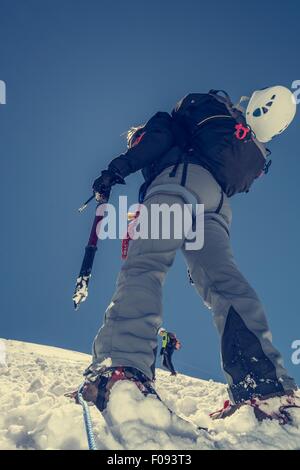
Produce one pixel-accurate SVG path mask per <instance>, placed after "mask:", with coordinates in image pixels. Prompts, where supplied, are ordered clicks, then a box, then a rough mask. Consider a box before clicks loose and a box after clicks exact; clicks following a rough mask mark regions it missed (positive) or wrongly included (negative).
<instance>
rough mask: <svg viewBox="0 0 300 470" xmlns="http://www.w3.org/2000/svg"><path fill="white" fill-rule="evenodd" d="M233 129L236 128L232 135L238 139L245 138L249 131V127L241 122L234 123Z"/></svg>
mask: <svg viewBox="0 0 300 470" xmlns="http://www.w3.org/2000/svg"><path fill="white" fill-rule="evenodd" d="M235 129H236V131H235V133H234V135H235V136H236V138H237V139H238V140H244V139H246V137H247V135H248V134H249V132H251V129H250V127H248V126H244V125H243V124H242V123H240V124H236V125H235Z"/></svg>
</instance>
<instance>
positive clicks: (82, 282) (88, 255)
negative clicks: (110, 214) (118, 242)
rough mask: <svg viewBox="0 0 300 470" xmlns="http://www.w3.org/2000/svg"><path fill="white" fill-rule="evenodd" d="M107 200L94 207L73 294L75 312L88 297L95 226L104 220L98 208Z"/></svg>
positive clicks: (95, 244) (93, 255) (94, 244)
mask: <svg viewBox="0 0 300 470" xmlns="http://www.w3.org/2000/svg"><path fill="white" fill-rule="evenodd" d="M94 197H95V195H94V194H93V196H91V197H90V198H89V199H88V200H87V201H86V202H85V203H84V204H83V205H82V206H81V207H80V209H79V212H82V211H83V210H84V209H85V208H86V206H87V205H88V203H89V202H90V201H91V200H92V199H93V198H94ZM106 203H107V200H106V201H105V200H104V199H102V200H101V202H98V204H97V207H96V215H95V217H94V221H93V225H92V228H91V232H90V236H89V240H88V243H87V245H86V247H85V252H84V257H83V261H82V264H81V268H80V272H79V275H78V277H77V281H76V286H75V291H74V294H73V303H74V308H75V310H78V309H79V306H80V304H81V302H84V301H85V300H86V299H87V296H88V287H89V281H90V278H91V275H92V268H93V263H94V258H95V253H96V251H97V243H98V235H97V226H98V224H99V223H100V222H101V221H102V219H103V218H104V210H101V214H100V215H99V207H100V206H101V205H103V204H106Z"/></svg>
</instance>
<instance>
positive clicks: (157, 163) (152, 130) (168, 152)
mask: <svg viewBox="0 0 300 470" xmlns="http://www.w3.org/2000/svg"><path fill="white" fill-rule="evenodd" d="M135 142H138V143H137V144H136V145H135ZM186 146H187V140H186V135H185V132H184V130H183V129H182V128H181V126H178V124H177V123H176V121H175V120H174V119H173V118H172V117H171V116H170V114H168V113H166V112H158V113H156V114H155V115H154V116H153V117H152V118H151V119H149V121H148V122H147V124H145V126H143V127H142V128H141V129H140V130H138V131H137V132H136V133H135V135H134V136H133V142H132V144H131V148H129V149H128V150H127V151H126V153H124V154H122V155H120V156H119V157H117V158H115V159H114V160H112V162H111V163H110V164H109V169H113V170H116V171H117V173H119V174H120V175H121V176H122V177H123V178H125V177H126V176H128V175H129V174H131V173H134V172H136V171H138V170H142V173H143V176H144V178H145V181H146V182H150V181H152V179H153V178H154V177H155V176H157V175H158V174H159V173H161V171H162V170H163V169H165V168H167V167H170V166H172V165H176V163H178V162H179V161H181V159H182V155H183V154H184V151H185V149H186ZM188 163H199V161H197V159H195V158H192V157H191V158H189V159H188Z"/></svg>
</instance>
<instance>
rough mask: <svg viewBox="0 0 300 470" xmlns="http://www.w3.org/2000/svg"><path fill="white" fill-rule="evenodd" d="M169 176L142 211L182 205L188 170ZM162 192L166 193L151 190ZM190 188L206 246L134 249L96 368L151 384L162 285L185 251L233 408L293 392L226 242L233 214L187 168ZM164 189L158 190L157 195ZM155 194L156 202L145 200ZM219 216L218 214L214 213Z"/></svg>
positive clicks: (100, 337) (196, 170)
mask: <svg viewBox="0 0 300 470" xmlns="http://www.w3.org/2000/svg"><path fill="white" fill-rule="evenodd" d="M171 170H172V168H167V169H165V170H164V171H163V172H162V173H161V174H160V175H159V176H157V177H156V179H155V180H154V181H153V182H152V184H151V185H150V187H149V188H148V191H147V193H146V197H145V201H144V204H145V206H146V207H150V205H151V204H155V203H156V204H163V203H165V204H168V205H172V204H174V203H178V204H181V205H182V204H184V203H185V202H186V201H184V200H183V197H182V195H181V194H180V191H178V194H175V193H174V189H172V190H171V189H170V192H169V193H168V188H174V184H175V185H178V187H180V182H181V177H182V171H183V165H180V166H179V168H178V171H177V173H176V176H175V177H170V176H169V174H170V172H171ZM161 185H163V186H164V188H165V189H164V191H163V192H160V191H159V192H158V193H154V194H153V189H154V188H156V187H161ZM185 188H186V189H187V190H188V191H189V192H190V193H191V194H192V195H193V196H194V197H196V199H197V201H198V203H200V204H204V207H205V214H204V246H203V248H202V249H200V250H186V249H185V240H184V239H175V237H173V238H172V237H171V239H146V240H145V239H138V240H132V241H131V242H130V247H129V252H128V258H127V260H126V261H125V262H124V264H123V266H122V269H121V272H120V274H119V277H118V280H117V286H116V291H115V293H114V295H113V298H112V301H111V303H110V305H109V306H108V308H107V311H106V313H105V319H104V324H103V326H102V327H101V329H100V330H99V332H98V334H97V336H96V338H95V341H94V344H93V362H94V364H99V363H101V362H103V361H104V360H107V359H109V360H110V364H111V365H112V366H130V367H135V368H137V369H139V370H140V371H141V372H143V373H144V374H145V375H147V376H148V377H150V378H151V377H153V376H154V371H155V360H156V351H157V331H158V329H159V328H160V326H161V324H162V285H163V282H164V278H165V276H166V274H167V272H168V270H169V269H170V267H171V266H172V263H173V261H174V258H175V255H176V251H177V250H178V249H181V250H182V251H183V255H184V257H185V260H186V263H187V265H188V268H189V271H190V274H191V277H192V279H193V281H194V284H195V287H196V289H197V291H198V292H199V294H200V296H201V297H202V298H203V300H204V302H205V304H206V305H207V306H208V307H209V308H211V310H212V313H213V318H214V322H215V325H216V327H217V330H218V332H219V334H220V337H221V357H222V366H223V370H224V373H225V377H226V379H227V382H228V384H229V393H230V396H231V399H232V400H233V401H234V402H235V403H240V402H243V401H244V400H247V399H249V398H251V397H252V396H264V397H267V396H272V395H277V394H278V395H279V394H284V393H285V392H286V391H291V390H294V389H296V388H297V387H296V385H295V382H294V380H293V379H292V378H291V377H289V376H288V374H287V372H286V370H285V368H284V366H283V361H282V358H281V356H280V354H279V352H278V351H277V350H276V349H275V348H274V346H273V344H272V337H271V333H270V331H269V327H268V324H267V320H266V316H265V313H264V310H263V306H262V304H261V302H260V300H259V299H258V297H257V294H256V293H255V291H254V290H253V289H252V287H251V286H250V285H249V283H248V282H247V281H246V279H245V278H244V277H243V275H242V274H241V273H240V271H239V269H238V267H237V265H236V263H235V261H234V257H233V254H232V250H231V246H230V238H229V227H230V223H231V209H230V206H229V202H228V199H227V197H226V195H223V203H222V207H220V201H221V197H222V191H221V188H220V186H219V185H218V183H217V182H216V180H215V179H214V178H213V176H212V175H211V174H210V173H209V172H208V171H207V170H205V169H204V168H203V167H201V166H199V165H193V164H189V165H188V172H187V179H186V184H185ZM158 189H159V188H158ZM150 191H151V193H152V194H151V195H150V196H149V197H147V194H149V192H150ZM217 208H219V212H218V213H216V210H217Z"/></svg>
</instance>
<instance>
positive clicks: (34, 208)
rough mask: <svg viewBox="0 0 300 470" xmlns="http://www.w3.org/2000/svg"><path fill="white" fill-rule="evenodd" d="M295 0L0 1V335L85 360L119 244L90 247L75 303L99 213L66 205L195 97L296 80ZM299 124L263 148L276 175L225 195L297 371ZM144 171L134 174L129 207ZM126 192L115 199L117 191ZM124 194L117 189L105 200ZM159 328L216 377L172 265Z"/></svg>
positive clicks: (251, 271) (203, 325) (201, 314)
mask: <svg viewBox="0 0 300 470" xmlns="http://www.w3.org/2000/svg"><path fill="white" fill-rule="evenodd" d="M299 21H300V4H299V3H298V2H294V1H293V0H287V1H286V2H281V1H276V0H275V1H274V0H273V1H269V0H262V1H258V0H252V1H251V2H250V3H249V2H246V3H245V2H241V1H236V0H228V1H226V2H223V1H221V0H220V1H207V2H204V1H198V0H181V1H179V0H164V1H162V0H147V1H146V0H143V1H141V0H139V1H137V0H127V1H123V0H117V1H113V0H112V1H111V0H102V1H100V0H97V1H96V0H51V1H50V0H43V1H40V0H27V1H23V0H0V79H1V80H5V82H6V84H7V104H6V105H5V106H0V150H1V180H2V181H1V186H0V190H1V214H0V217H1V233H0V236H1V244H0V246H1V258H0V259H1V326H0V337H1V336H2V337H6V338H15V339H20V340H25V341H33V342H37V343H45V344H49V345H55V346H61V347H64V348H72V349H76V350H81V351H86V352H89V351H90V348H91V343H92V339H93V336H94V335H95V333H96V331H97V329H98V327H99V325H100V324H101V322H102V317H103V314H104V310H105V308H106V306H107V304H108V303H109V301H110V297H111V295H112V293H113V290H114V285H115V279H116V275H117V272H118V270H119V268H120V264H121V260H120V243H119V242H118V241H105V242H103V243H102V244H101V248H100V249H99V252H98V255H97V259H96V263H95V270H94V276H93V279H92V282H91V288H90V297H89V300H88V302H87V303H86V304H84V305H83V306H82V308H81V309H80V310H79V312H76V313H75V312H74V310H73V306H72V302H71V297H72V293H73V289H74V282H75V278H76V276H77V273H78V270H79V267H80V263H81V259H82V255H83V249H84V246H85V243H86V239H87V236H88V232H89V228H90V222H91V219H92V217H93V210H92V207H90V208H89V209H88V210H87V211H86V213H84V214H83V215H81V216H80V215H78V213H77V212H76V208H77V207H78V206H79V205H80V204H81V202H82V201H83V200H85V198H87V197H88V196H89V195H90V185H91V183H92V181H93V179H94V178H95V177H96V176H97V175H98V174H99V172H100V171H101V170H102V169H103V168H105V167H106V165H107V163H108V162H109V161H110V160H111V159H112V158H113V157H114V156H117V155H118V154H119V153H121V152H122V151H123V150H124V148H125V142H124V139H123V138H121V137H120V134H121V133H122V132H124V131H126V129H127V128H128V127H129V126H131V125H135V124H139V123H141V122H144V121H145V120H147V119H148V118H149V117H150V116H151V115H152V114H153V113H154V112H156V111H157V110H167V111H170V110H171V108H172V107H173V105H174V104H175V102H176V101H177V100H178V99H180V98H181V97H182V96H183V95H185V94H186V93H189V92H203V91H204V92H205V91H207V90H209V89H210V88H223V89H225V90H227V91H228V92H229V93H230V94H231V95H232V98H233V99H234V100H236V99H237V98H239V96H240V95H242V94H249V93H250V92H251V91H252V90H253V89H255V88H260V87H264V86H268V85H272V84H283V85H286V86H289V87H290V86H291V83H292V82H293V81H294V80H296V79H300V70H299V50H298V44H299ZM299 119H300V117H299V115H298V116H297V118H296V120H295V121H294V123H293V125H292V126H291V128H290V129H289V130H288V131H287V132H286V133H285V134H284V135H283V136H282V138H281V139H280V140H278V141H276V142H274V144H273V145H272V150H273V166H272V169H271V172H270V174H269V175H268V176H267V177H265V178H262V179H261V180H260V181H259V182H257V183H256V185H255V187H254V188H253V190H252V191H251V192H250V193H249V194H248V195H241V196H238V197H236V198H234V199H233V200H232V205H233V211H234V222H233V227H232V241H233V245H234V250H235V254H236V258H237V261H238V263H239V265H240V267H241V269H242V271H243V272H244V274H245V275H246V276H247V278H248V279H249V280H250V282H251V283H252V284H253V285H254V287H255V288H256V289H257V291H258V293H259V295H260V297H261V298H262V300H263V303H264V305H265V307H266V310H267V312H268V317H269V321H270V324H271V327H272V331H273V334H274V341H275V343H276V345H277V346H278V347H279V348H280V349H281V351H282V352H283V355H284V358H285V361H286V364H287V366H288V368H289V370H290V372H291V373H293V374H294V375H295V376H296V379H297V381H298V383H300V365H299V366H293V365H292V364H291V360H290V357H291V353H292V350H291V343H292V341H293V340H295V339H300V308H299V290H300V283H299V264H300V248H299V240H300V218H299V207H300V191H299V174H300V155H299ZM140 181H141V177H140V176H139V175H134V176H131V177H130V178H128V185H127V187H126V190H127V194H128V195H129V197H130V201H131V202H135V201H136V194H137V188H138V185H139V183H140ZM122 190H123V188H122ZM119 192H120V191H118V190H117V191H115V192H114V195H113V199H112V201H114V200H116V198H117V195H118V194H119ZM165 326H167V327H168V328H169V329H171V330H173V331H175V332H176V333H177V334H178V336H179V337H180V338H181V340H182V342H183V349H182V351H181V352H180V353H178V354H177V357H176V358H175V362H176V364H177V366H178V369H179V370H180V371H182V372H184V373H188V374H191V375H195V376H198V377H203V378H209V377H212V378H214V379H218V380H223V376H222V373H221V370H220V366H219V340H218V337H217V334H216V332H215V330H214V327H213V324H212V319H211V316H210V313H209V311H208V310H206V309H205V308H204V307H203V305H202V302H201V299H200V298H198V297H197V295H196V293H195V292H194V290H193V288H192V287H190V286H189V284H188V282H187V279H186V270H185V267H184V264H183V260H182V258H181V255H178V257H177V260H176V262H175V265H174V267H173V269H172V270H171V272H170V274H169V276H168V278H167V282H166V286H165Z"/></svg>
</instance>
